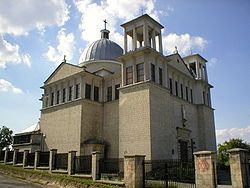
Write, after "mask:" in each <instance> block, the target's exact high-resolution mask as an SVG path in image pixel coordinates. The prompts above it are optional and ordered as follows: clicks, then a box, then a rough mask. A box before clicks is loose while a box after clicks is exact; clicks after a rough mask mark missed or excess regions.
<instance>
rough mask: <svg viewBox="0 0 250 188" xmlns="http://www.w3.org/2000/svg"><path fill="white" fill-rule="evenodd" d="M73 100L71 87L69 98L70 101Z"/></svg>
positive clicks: (70, 87)
mask: <svg viewBox="0 0 250 188" xmlns="http://www.w3.org/2000/svg"><path fill="white" fill-rule="evenodd" d="M71 100H72V86H69V97H68V101H71Z"/></svg>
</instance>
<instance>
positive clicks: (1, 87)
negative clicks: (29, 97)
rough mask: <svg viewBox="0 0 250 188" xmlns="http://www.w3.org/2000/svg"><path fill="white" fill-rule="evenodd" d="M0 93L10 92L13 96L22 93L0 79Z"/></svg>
mask: <svg viewBox="0 0 250 188" xmlns="http://www.w3.org/2000/svg"><path fill="white" fill-rule="evenodd" d="M0 92H12V93H14V94H20V93H22V92H23V91H22V90H21V89H19V88H17V87H15V86H13V85H12V83H10V82H9V81H7V80H4V79H0Z"/></svg>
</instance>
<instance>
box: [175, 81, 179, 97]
mask: <svg viewBox="0 0 250 188" xmlns="http://www.w3.org/2000/svg"><path fill="white" fill-rule="evenodd" d="M175 95H176V96H177V97H178V96H179V93H178V82H177V81H175Z"/></svg>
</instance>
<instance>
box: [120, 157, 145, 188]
mask: <svg viewBox="0 0 250 188" xmlns="http://www.w3.org/2000/svg"><path fill="white" fill-rule="evenodd" d="M144 159H145V155H132V156H125V157H124V183H125V186H126V187H127V188H141V187H143V184H144V178H143V176H144V170H143V168H144V167H143V165H144V164H143V161H144Z"/></svg>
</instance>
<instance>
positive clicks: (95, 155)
mask: <svg viewBox="0 0 250 188" xmlns="http://www.w3.org/2000/svg"><path fill="white" fill-rule="evenodd" d="M100 158H101V152H99V151H93V152H92V169H91V173H92V179H93V180H98V179H100V173H99V160H100Z"/></svg>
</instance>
